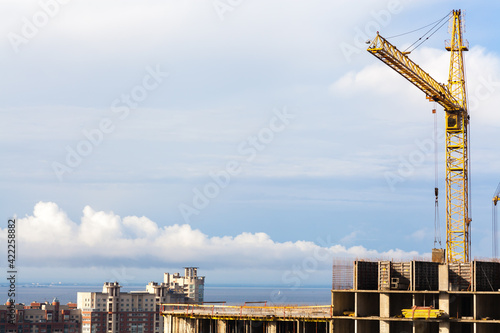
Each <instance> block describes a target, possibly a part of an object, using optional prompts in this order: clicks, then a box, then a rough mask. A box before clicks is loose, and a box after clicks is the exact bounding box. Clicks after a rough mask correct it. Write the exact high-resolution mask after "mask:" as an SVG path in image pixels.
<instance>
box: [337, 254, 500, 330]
mask: <svg viewBox="0 0 500 333" xmlns="http://www.w3.org/2000/svg"><path fill="white" fill-rule="evenodd" d="M333 269H334V272H335V270H336V267H335V265H334V267H333ZM340 271H342V272H343V273H339V274H334V281H333V284H334V289H333V290H332V319H333V327H332V330H333V332H336V333H337V332H338V333H349V332H374V333H376V332H380V333H389V332H391V333H392V332H397V333H401V332H408V333H410V332H422V333H423V332H426V333H427V332H429V333H434V332H435V333H438V332H439V333H445V332H452V333H465V332H467V333H469V332H470V333H472V332H475V333H489V332H499V331H500V307H498V305H497V304H499V303H500V292H499V290H500V263H498V262H485V261H471V262H468V263H455V264H442V263H436V262H427V261H408V262H393V261H354V262H353V264H352V265H351V272H352V275H351V277H352V284H351V286H345V284H344V281H345V274H346V273H348V270H346V267H345V265H344V264H342V265H341V267H340ZM339 281H340V282H341V283H342V284H344V288H343V289H335V285H336V284H338V282H339Z"/></svg>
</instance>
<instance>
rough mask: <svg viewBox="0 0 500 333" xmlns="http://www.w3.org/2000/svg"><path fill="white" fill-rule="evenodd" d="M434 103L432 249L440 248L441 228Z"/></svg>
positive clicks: (433, 110)
mask: <svg viewBox="0 0 500 333" xmlns="http://www.w3.org/2000/svg"><path fill="white" fill-rule="evenodd" d="M436 104H437V103H436V102H434V107H433V109H432V113H433V114H434V196H435V200H434V248H437V245H438V244H439V248H442V245H441V227H440V222H439V187H438V180H439V178H438V145H437V142H438V134H437V112H436Z"/></svg>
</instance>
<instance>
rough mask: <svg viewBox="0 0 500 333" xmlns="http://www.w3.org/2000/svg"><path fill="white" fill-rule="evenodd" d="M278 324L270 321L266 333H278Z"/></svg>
mask: <svg viewBox="0 0 500 333" xmlns="http://www.w3.org/2000/svg"><path fill="white" fill-rule="evenodd" d="M276 324H277V323H276V322H275V321H270V322H268V323H267V328H266V333H277V331H278V330H277V325H276Z"/></svg>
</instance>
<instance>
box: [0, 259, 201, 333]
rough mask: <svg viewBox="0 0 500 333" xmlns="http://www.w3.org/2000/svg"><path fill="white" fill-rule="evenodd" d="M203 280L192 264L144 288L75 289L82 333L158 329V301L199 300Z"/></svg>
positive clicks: (160, 329)
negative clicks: (181, 271) (124, 290)
mask: <svg viewBox="0 0 500 333" xmlns="http://www.w3.org/2000/svg"><path fill="white" fill-rule="evenodd" d="M204 284H205V277H199V276H197V268H196V267H186V268H185V276H180V274H179V273H175V274H169V273H165V274H164V281H163V282H162V283H157V282H150V283H148V285H147V286H146V290H144V291H130V292H122V291H121V286H120V285H119V283H118V282H106V283H104V286H103V289H102V292H78V293H77V307H78V309H79V310H81V315H82V333H119V332H123V333H125V332H127V333H129V332H132V333H133V332H136V333H153V332H155V333H162V332H163V326H164V325H163V317H162V316H160V303H201V302H203V294H204ZM0 333H2V332H0Z"/></svg>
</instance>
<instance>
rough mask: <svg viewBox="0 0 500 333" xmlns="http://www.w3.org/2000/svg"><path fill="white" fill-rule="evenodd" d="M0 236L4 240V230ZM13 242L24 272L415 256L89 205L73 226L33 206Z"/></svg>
mask: <svg viewBox="0 0 500 333" xmlns="http://www.w3.org/2000/svg"><path fill="white" fill-rule="evenodd" d="M1 232H2V234H3V236H4V237H5V236H6V233H7V230H6V229H3V230H2V231H1ZM17 237H18V239H19V244H21V246H22V257H21V261H22V262H23V263H25V265H26V266H27V267H43V266H44V265H58V266H62V267H65V266H68V267H80V268H82V267H94V266H106V267H121V266H124V265H125V266H128V267H130V268H134V267H143V268H151V267H156V266H158V265H171V264H176V263H177V264H181V263H182V264H188V263H189V264H196V265H199V266H204V267H208V268H212V269H215V268H220V267H228V268H231V267H232V268H237V269H241V268H243V267H254V268H256V269H273V270H286V269H287V268H289V267H291V266H292V265H293V264H294V263H297V262H299V263H300V262H302V261H303V260H304V259H306V258H312V259H314V260H316V261H318V264H319V266H320V268H321V269H329V267H330V264H331V260H332V259H333V257H334V256H342V257H360V258H381V257H391V258H400V259H403V258H411V257H415V256H417V255H418V253H417V252H404V251H401V250H398V249H396V250H390V251H387V252H377V251H374V250H368V249H366V248H364V247H363V246H353V247H350V248H347V247H344V246H341V245H338V244H333V243H331V242H330V241H329V239H321V238H319V239H318V244H316V243H314V242H310V241H296V242H276V241H273V240H272V239H271V238H270V236H269V235H267V234H266V233H263V232H257V233H248V232H243V233H241V234H239V235H236V236H220V237H209V236H207V235H205V234H204V233H202V232H201V231H200V230H198V229H193V228H191V227H190V226H189V225H187V224H185V225H178V224H175V225H170V226H165V227H159V226H158V225H157V224H156V223H155V222H153V221H151V220H150V219H148V218H147V217H136V216H127V217H124V218H121V217H120V216H117V215H115V214H113V213H112V212H103V211H94V210H93V209H92V208H91V207H89V206H86V207H85V208H84V209H83V216H82V217H81V222H80V223H75V222H73V221H71V220H70V219H69V217H68V216H67V214H66V213H65V212H64V211H63V210H62V209H60V208H59V207H58V206H57V205H56V204H55V203H51V202H39V203H37V204H36V205H35V207H34V211H33V215H31V216H26V217H23V218H19V219H18V222H17ZM320 253H322V254H321V255H320Z"/></svg>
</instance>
